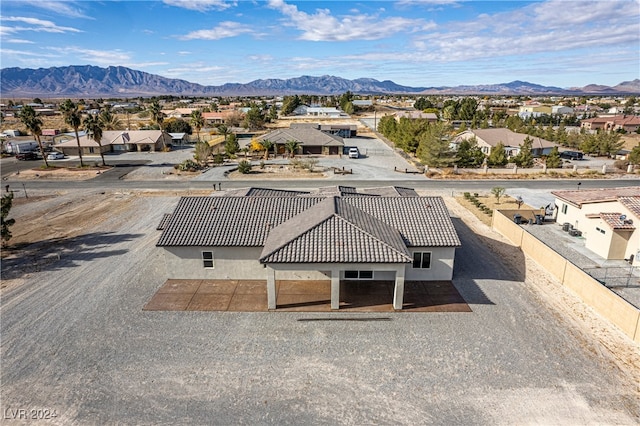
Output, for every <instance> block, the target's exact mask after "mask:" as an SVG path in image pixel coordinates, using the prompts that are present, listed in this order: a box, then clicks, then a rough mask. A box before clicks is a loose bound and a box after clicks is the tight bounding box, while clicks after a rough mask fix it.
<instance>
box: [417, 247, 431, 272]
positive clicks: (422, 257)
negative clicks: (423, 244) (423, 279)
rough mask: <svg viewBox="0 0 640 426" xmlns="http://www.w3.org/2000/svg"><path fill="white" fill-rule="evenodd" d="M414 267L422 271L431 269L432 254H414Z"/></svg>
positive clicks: (427, 252)
mask: <svg viewBox="0 0 640 426" xmlns="http://www.w3.org/2000/svg"><path fill="white" fill-rule="evenodd" d="M413 267H414V268H421V269H429V268H431V252H429V251H417V252H415V253H413Z"/></svg>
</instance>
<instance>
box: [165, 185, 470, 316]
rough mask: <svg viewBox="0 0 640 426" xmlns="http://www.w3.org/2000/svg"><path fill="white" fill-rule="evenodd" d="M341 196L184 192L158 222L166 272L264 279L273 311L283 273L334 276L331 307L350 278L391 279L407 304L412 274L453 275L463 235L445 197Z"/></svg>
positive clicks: (397, 297)
mask: <svg viewBox="0 0 640 426" xmlns="http://www.w3.org/2000/svg"><path fill="white" fill-rule="evenodd" d="M345 188H346V187H345ZM271 191H275V192H271ZM341 194H342V195H329V196H322V195H315V194H312V193H304V192H301V191H282V190H259V189H255V188H253V189H251V190H249V191H248V192H247V193H246V194H244V195H243V194H242V193H240V192H238V193H237V194H236V195H235V196H227V195H224V196H210V197H182V198H181V199H180V201H179V203H178V206H177V207H176V209H175V210H174V211H173V213H171V214H169V215H165V217H164V218H163V220H162V222H161V224H160V225H159V227H158V229H160V230H162V234H161V235H160V238H159V240H158V242H157V244H156V245H157V246H158V247H161V248H162V249H163V250H164V255H165V265H166V270H167V275H168V277H167V278H176V279H223V280H224V279H226V280H264V281H265V283H266V286H267V300H268V307H269V309H275V308H276V306H277V300H276V284H275V283H276V280H299V281H301V280H327V279H330V280H331V307H332V309H338V307H339V295H340V285H341V281H342V280H360V281H368V280H390V281H393V282H395V290H394V295H393V305H394V308H395V309H402V303H403V297H404V283H405V280H407V281H442V280H451V279H452V276H453V266H454V257H455V249H456V247H459V246H460V240H459V238H458V234H457V233H456V230H455V228H454V226H453V223H452V221H451V218H450V216H449V212H448V211H447V208H446V206H445V204H444V201H443V199H442V198H441V197H417V196H391V197H387V196H380V195H367V194H363V193H358V192H357V191H354V192H350V191H344V192H342V191H341Z"/></svg>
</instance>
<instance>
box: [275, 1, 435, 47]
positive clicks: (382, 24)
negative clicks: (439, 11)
mask: <svg viewBox="0 0 640 426" xmlns="http://www.w3.org/2000/svg"><path fill="white" fill-rule="evenodd" d="M268 4H269V7H270V8H272V9H275V10H278V11H279V12H280V13H282V14H283V15H285V16H286V17H288V19H289V21H288V22H286V23H285V25H286V26H290V27H295V28H297V29H298V30H300V31H302V35H301V36H300V39H301V40H309V41H354V40H378V39H381V38H385V37H389V36H391V35H393V34H396V33H399V32H415V31H426V30H430V29H433V28H435V27H436V25H435V24H434V23H433V22H427V21H424V20H423V19H408V18H402V17H390V18H382V19H381V18H379V17H378V16H374V15H366V14H362V15H347V16H342V17H341V18H340V19H338V18H336V17H334V16H332V15H331V11H330V10H328V9H316V11H315V13H314V14H308V13H306V12H302V11H300V10H298V7H297V6H295V5H291V4H287V3H285V2H284V1H283V0H269V3H268Z"/></svg>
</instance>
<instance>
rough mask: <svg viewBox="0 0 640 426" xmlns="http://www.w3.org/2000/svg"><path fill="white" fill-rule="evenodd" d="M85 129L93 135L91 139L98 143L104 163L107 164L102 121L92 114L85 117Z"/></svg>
mask: <svg viewBox="0 0 640 426" xmlns="http://www.w3.org/2000/svg"><path fill="white" fill-rule="evenodd" d="M83 124H84V129H85V130H86V131H87V132H88V133H89V134H90V135H91V139H93V140H94V141H95V142H97V143H98V146H99V147H100V148H99V149H100V157H102V165H103V166H106V165H107V163H105V162H104V152H102V122H101V121H100V119H99V118H98V117H97V116H95V115H90V116H88V117H87V118H85V119H84V122H83Z"/></svg>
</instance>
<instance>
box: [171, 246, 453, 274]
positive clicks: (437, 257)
mask: <svg viewBox="0 0 640 426" xmlns="http://www.w3.org/2000/svg"><path fill="white" fill-rule="evenodd" d="M203 251H212V252H213V257H214V267H213V268H204V267H203V263H202V252H203ZM413 251H430V252H431V268H429V269H414V268H413V266H412V264H410V263H408V264H405V266H404V267H405V271H406V272H405V274H406V277H405V279H407V280H425V281H442V280H450V279H451V278H452V277H453V262H454V257H455V248H452V247H445V248H441V247H437V248H434V247H430V248H427V247H425V248H415V249H413ZM261 252H262V248H261V247H213V248H203V247H165V264H166V269H167V277H168V278H183V279H240V280H254V279H260V280H262V279H266V277H267V272H266V269H265V267H264V265H263V264H261V263H260V262H259V261H258V258H259V257H260V253H261ZM412 254H413V252H412ZM336 265H340V268H342V269H341V271H344V270H369V271H370V270H373V271H374V279H380V280H390V279H394V278H395V270H396V269H397V267H398V266H397V265H395V264H391V265H386V264H360V265H358V264H330V265H326V264H285V265H280V264H273V265H272V266H273V268H274V269H275V270H276V271H277V279H282V280H322V279H327V275H326V274H324V273H322V272H320V271H323V270H328V269H331V268H334V267H336ZM383 271H387V272H383ZM343 277H344V272H343V273H342V274H341V278H343Z"/></svg>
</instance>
